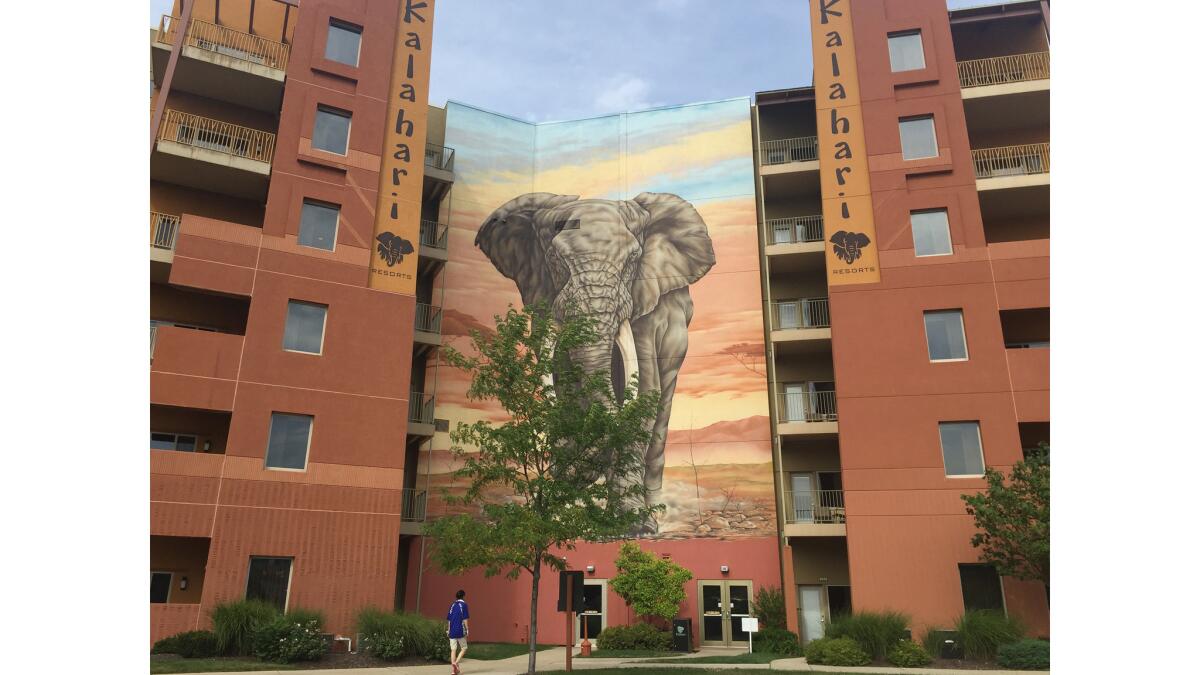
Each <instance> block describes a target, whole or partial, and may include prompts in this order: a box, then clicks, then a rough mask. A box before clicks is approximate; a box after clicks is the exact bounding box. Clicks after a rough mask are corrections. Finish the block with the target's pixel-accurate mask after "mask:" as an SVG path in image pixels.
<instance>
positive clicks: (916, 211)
mask: <svg viewBox="0 0 1200 675" xmlns="http://www.w3.org/2000/svg"><path fill="white" fill-rule="evenodd" d="M926 213H940V214H942V215H943V216H944V217H945V225H946V246H947V247H948V248H949V249H950V250H948V251H946V252H945V253H918V252H917V227H916V225H915V224H914V223H913V216H916V215H921V214H926ZM908 229H909V231H910V232H911V234H912V238H913V257H916V258H937V257H939V256H946V255H954V237H953V236H952V235H951V234H950V210H949V209H947V208H945V207H940V208H933V209H914V210H912V211H909V212H908Z"/></svg>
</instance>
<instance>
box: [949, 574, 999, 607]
mask: <svg viewBox="0 0 1200 675" xmlns="http://www.w3.org/2000/svg"><path fill="white" fill-rule="evenodd" d="M958 578H959V581H961V582H962V594H963V607H964V608H966V609H967V610H972V609H994V610H998V611H1001V612H1002V611H1004V590H1003V589H1002V588H1001V586H1000V575H999V574H997V573H996V568H994V567H992V566H991V565H979V564H971V565H968V564H960V565H959V566H958Z"/></svg>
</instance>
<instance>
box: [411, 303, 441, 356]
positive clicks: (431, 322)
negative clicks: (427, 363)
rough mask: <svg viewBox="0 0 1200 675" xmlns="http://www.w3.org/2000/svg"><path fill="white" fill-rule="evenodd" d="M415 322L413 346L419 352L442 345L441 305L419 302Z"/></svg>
mask: <svg viewBox="0 0 1200 675" xmlns="http://www.w3.org/2000/svg"><path fill="white" fill-rule="evenodd" d="M413 324H414V325H413V346H415V347H416V348H417V349H418V353H419V354H420V353H424V352H425V351H427V350H429V349H432V348H434V347H440V346H441V345H442V308H441V307H435V306H433V305H429V304H426V303H423V302H418V303H417V308H416V313H415V320H414V322H413Z"/></svg>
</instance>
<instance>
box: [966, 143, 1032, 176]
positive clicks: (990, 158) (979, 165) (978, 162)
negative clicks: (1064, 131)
mask: <svg viewBox="0 0 1200 675" xmlns="http://www.w3.org/2000/svg"><path fill="white" fill-rule="evenodd" d="M971 159H972V160H973V161H974V162H975V177H976V178H999V177H1001V176H1027V175H1032V174H1039V173H1050V144H1049V143H1027V144H1025V145H1008V146H1004V147H1000V148H982V149H980V150H972V151H971Z"/></svg>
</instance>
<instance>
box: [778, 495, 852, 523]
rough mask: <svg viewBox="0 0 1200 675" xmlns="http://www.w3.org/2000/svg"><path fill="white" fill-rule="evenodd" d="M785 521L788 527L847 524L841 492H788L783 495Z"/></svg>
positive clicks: (843, 496)
mask: <svg viewBox="0 0 1200 675" xmlns="http://www.w3.org/2000/svg"><path fill="white" fill-rule="evenodd" d="M783 520H784V522H785V523H787V524H788V525H798V524H805V523H814V524H831V523H844V522H846V500H845V495H844V494H843V493H842V491H841V490H794V491H793V490H788V491H786V492H784V493H783Z"/></svg>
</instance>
